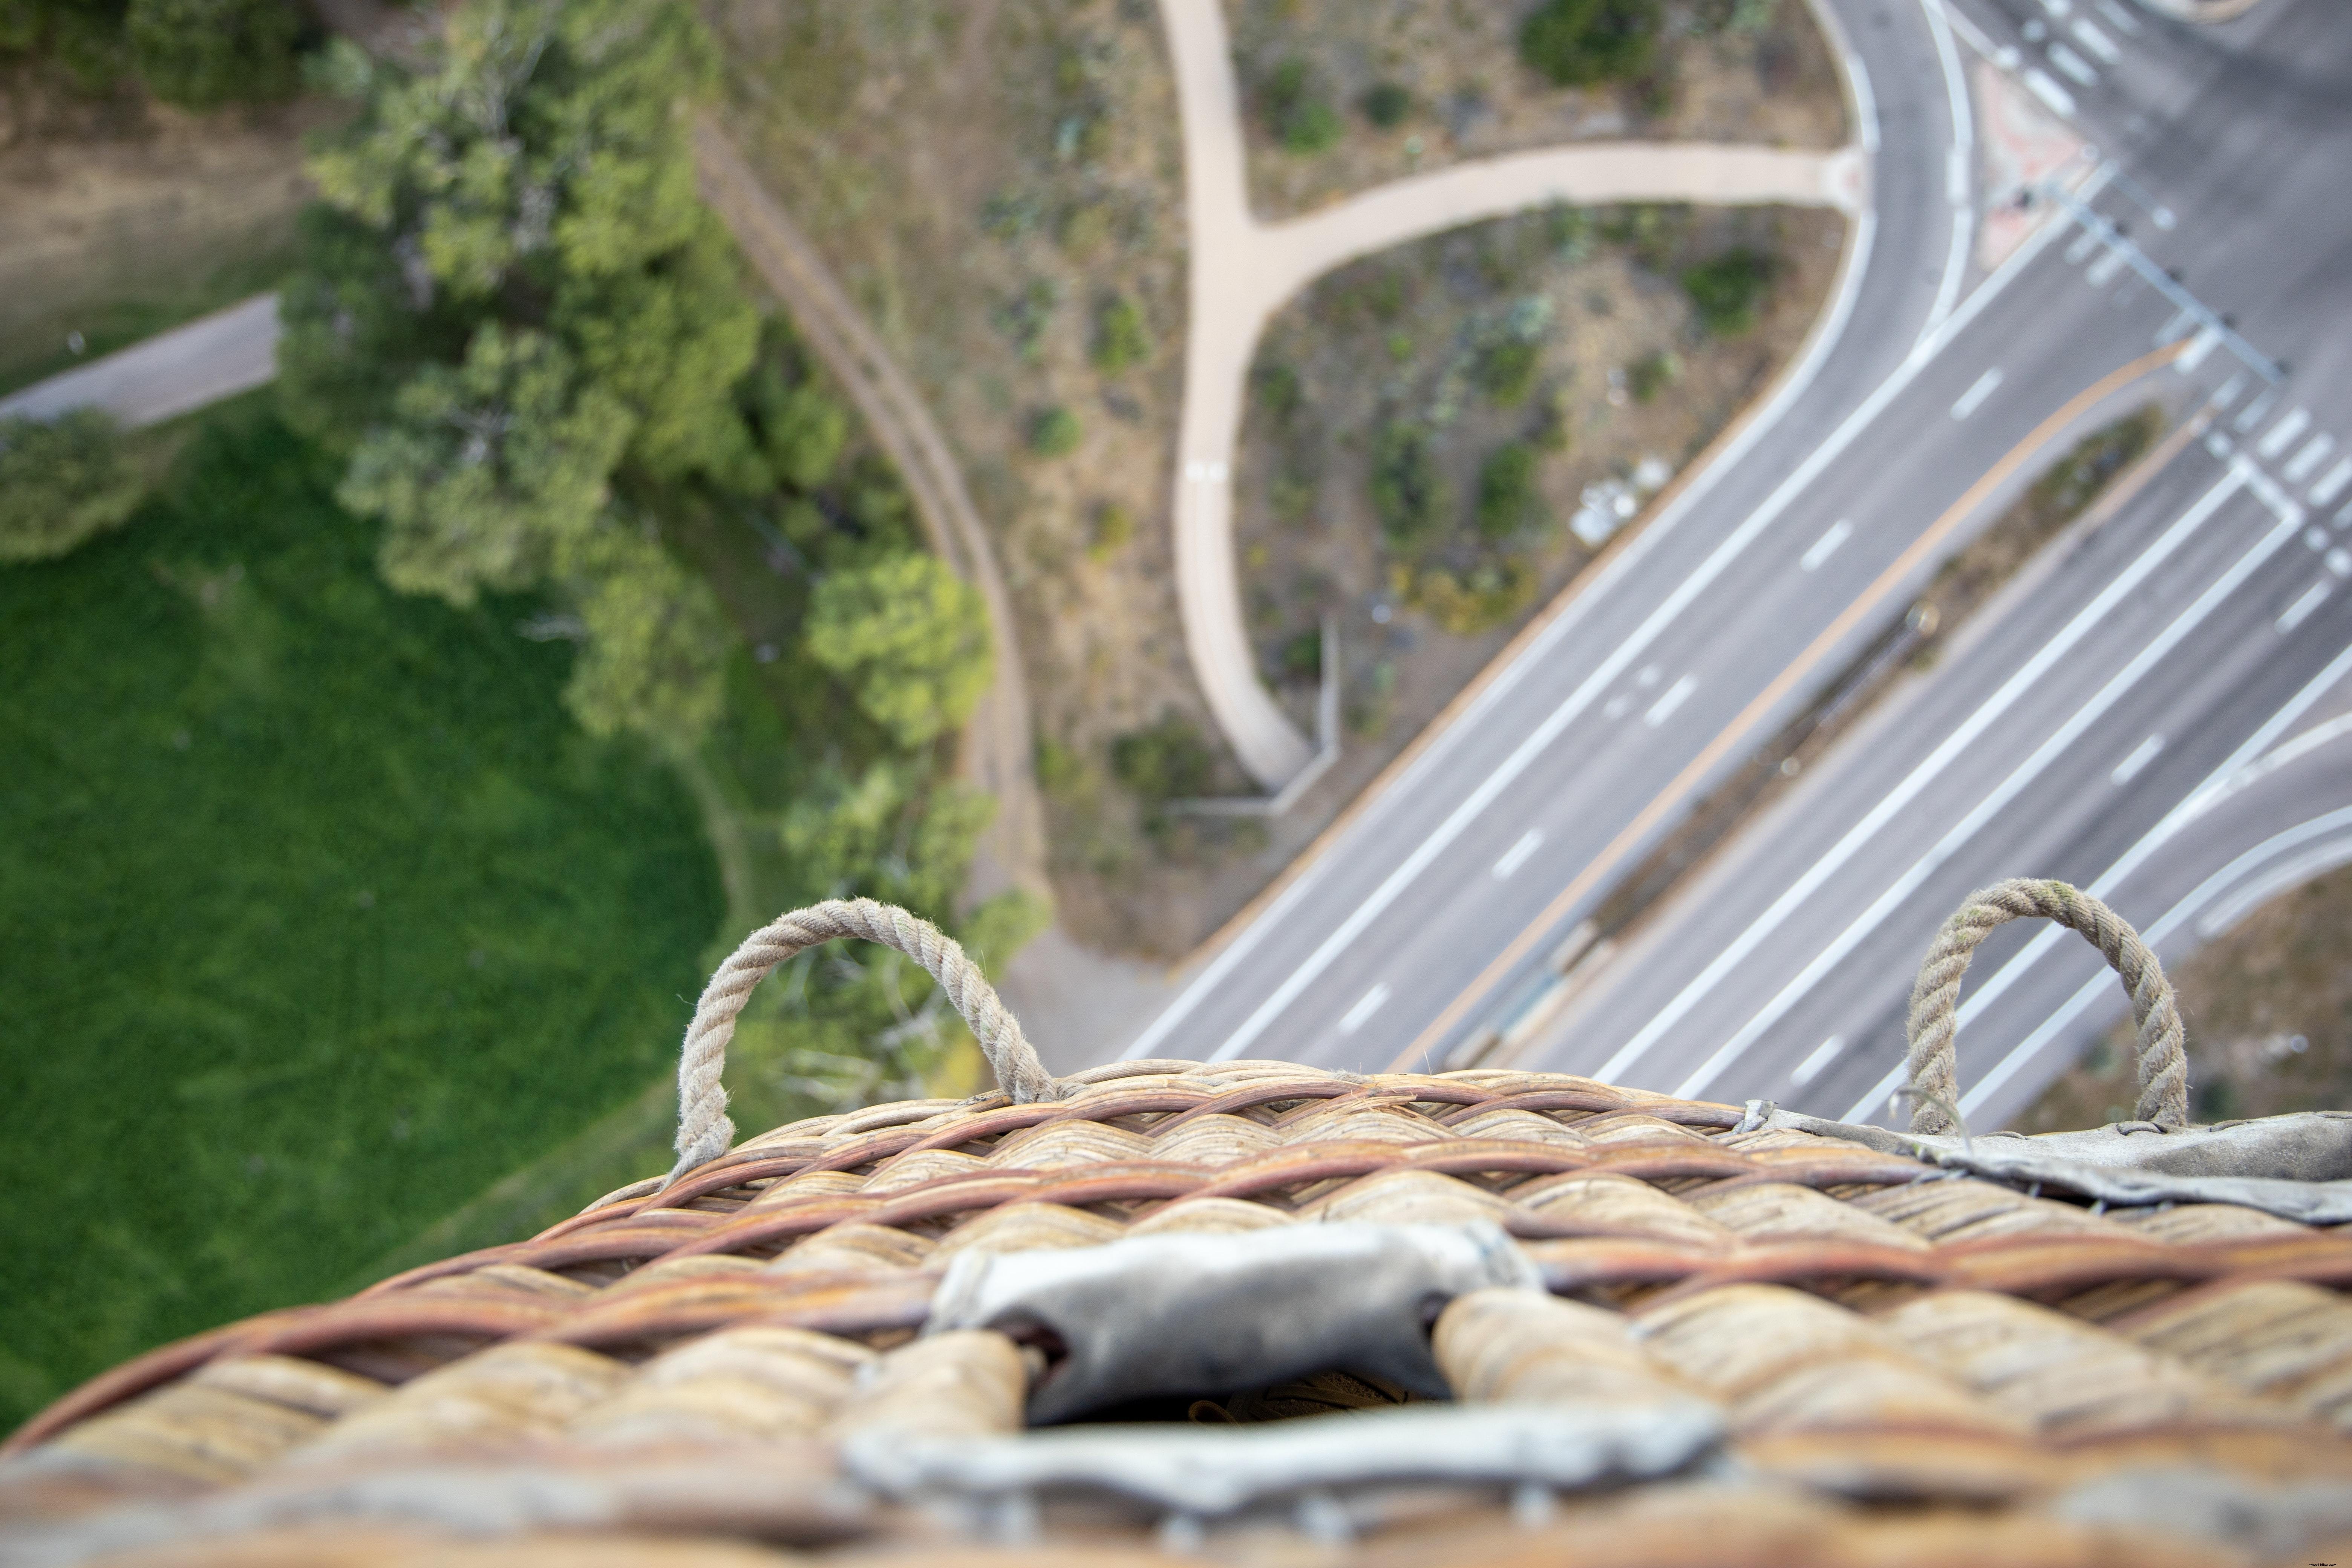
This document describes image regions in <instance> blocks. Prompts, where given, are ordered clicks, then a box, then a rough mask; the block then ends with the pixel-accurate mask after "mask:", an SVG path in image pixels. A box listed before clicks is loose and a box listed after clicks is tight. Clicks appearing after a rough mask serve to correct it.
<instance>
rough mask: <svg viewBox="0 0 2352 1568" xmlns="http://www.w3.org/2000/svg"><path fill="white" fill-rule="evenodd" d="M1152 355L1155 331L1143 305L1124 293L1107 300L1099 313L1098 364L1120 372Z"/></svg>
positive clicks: (1097, 314)
mask: <svg viewBox="0 0 2352 1568" xmlns="http://www.w3.org/2000/svg"><path fill="white" fill-rule="evenodd" d="M1150 357H1151V333H1150V331H1149V330H1147V329H1146V328H1145V326H1144V324H1143V307H1141V306H1140V305H1138V304H1137V303H1136V302H1135V301H1134V300H1130V299H1129V298H1128V297H1127V296H1126V295H1124V294H1118V295H1114V296H1113V297H1112V298H1110V299H1108V300H1105V301H1103V307H1102V309H1101V310H1099V311H1097V313H1096V315H1095V347H1094V362H1095V368H1096V369H1097V370H1100V371H1107V372H1108V373H1109V374H1113V375H1116V374H1118V373H1119V372H1120V371H1123V370H1127V369H1129V368H1130V367H1132V366H1135V365H1139V364H1141V363H1143V362H1144V361H1146V360H1148V359H1150Z"/></svg>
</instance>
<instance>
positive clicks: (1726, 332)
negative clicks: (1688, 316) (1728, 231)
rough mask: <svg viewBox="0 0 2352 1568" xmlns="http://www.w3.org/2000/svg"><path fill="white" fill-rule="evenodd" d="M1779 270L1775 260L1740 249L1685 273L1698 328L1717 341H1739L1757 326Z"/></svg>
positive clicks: (1743, 248) (1687, 291) (1684, 288)
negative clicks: (1696, 314) (1775, 273)
mask: <svg viewBox="0 0 2352 1568" xmlns="http://www.w3.org/2000/svg"><path fill="white" fill-rule="evenodd" d="M1776 270H1778V268H1777V266H1776V264H1775V263H1774V261H1773V259H1772V258H1770V257H1769V256H1767V255H1765V254H1764V253H1763V252H1761V251H1758V250H1750V249H1748V248H1747V247H1744V246H1742V247H1736V248H1734V249H1730V250H1727V251H1725V252H1724V253H1723V254H1722V255H1720V256H1717V257H1716V258H1713V259H1711V260H1707V261H1702V262H1700V263H1699V264H1698V265H1697V266H1696V267H1686V268H1684V269H1683V291H1684V292H1685V293H1686V294H1688V295H1689V296H1690V300H1691V305H1692V308H1693V309H1695V310H1697V312H1698V319H1699V324H1700V325H1702V326H1704V327H1705V328H1706V330H1707V331H1710V332H1712V333H1714V334H1715V335H1716V336H1717V337H1718V338H1731V337H1738V335H1739V334H1740V333H1742V332H1744V331H1748V329H1749V328H1750V327H1753V326H1754V325H1755V324H1756V311H1757V308H1758V307H1759V305H1761V304H1762V303H1763V302H1764V296H1765V295H1766V294H1767V293H1769V292H1770V290H1771V288H1772V275H1773V273H1774V272H1775V271H1776Z"/></svg>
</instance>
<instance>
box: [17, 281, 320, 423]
mask: <svg viewBox="0 0 2352 1568" xmlns="http://www.w3.org/2000/svg"><path fill="white" fill-rule="evenodd" d="M277 374H278V296H277V295H275V294H256V295H255V296H254V297H253V298H252V299H250V300H244V301H243V302H241V303H239V304H235V305H231V306H230V307H229V308H228V309H227V310H215V311H214V312H213V313H212V314H211V315H209V316H200V317H198V318H197V319H196V320H194V321H190V322H189V323H188V324H187V325H186V326H184V327H174V328H173V330H172V331H168V332H163V333H160V334H158V335H157V336H155V337H152V338H149V339H148V340H147V341H146V342H142V343H134V344H132V345H131V347H129V348H127V349H123V350H121V352H119V353H110V354H108V355H107V356H106V357H105V358H104V359H100V360H94V361H92V362H91V363H89V364H86V365H83V366H81V367H80V368H79V369H77V370H69V371H67V372H65V373H64V374H60V375H53V376H51V377H49V378H48V379H47V381H40V382H36V383H34V384H32V385H30V386H28V387H26V388H25V390H24V391H22V392H18V393H15V394H13V395H10V396H7V397H5V398H0V418H7V417H11V416H14V417H18V418H29V419H54V418H56V417H57V416H58V415H60V414H64V413H68V412H69V411H70V410H73V409H76V408H98V409H103V410H104V411H105V412H107V413H109V414H111V415H113V416H114V417H115V418H117V419H118V420H121V422H122V423H123V424H125V425H130V426H140V425H160V424H162V423H163V421H164V420H166V419H173V418H177V417H178V416H181V415H183V414H192V413H194V412H195V411H196V410H197V409H199V408H202V407H204V406H205V405H206V404H208V403H218V402H219V401H220V400H221V399H222V398H224V397H234V396H236V395H237V394H238V393H240V392H250V391H252V390H253V389H254V388H255V387H257V386H266V385H268V384H269V382H270V381H271V380H273V379H274V378H275V377H276V376H277Z"/></svg>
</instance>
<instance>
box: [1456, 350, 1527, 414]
mask: <svg viewBox="0 0 2352 1568" xmlns="http://www.w3.org/2000/svg"><path fill="white" fill-rule="evenodd" d="M1541 357H1542V351H1541V349H1540V347H1539V346H1538V345H1537V344H1535V343H1532V342H1528V341H1527V340H1525V339H1523V338H1505V339H1504V340H1503V341H1502V342H1496V343H1489V344H1487V345H1486V348H1485V349H1484V350H1483V351H1482V352H1481V353H1479V355H1478V363H1477V364H1476V366H1475V370H1474V372H1473V378H1474V379H1475V381H1476V382H1477V383H1478V389H1479V390H1480V391H1481V392H1484V393H1485V394H1486V396H1487V398H1488V399H1489V400H1490V401H1492V402H1493V404H1494V405H1495V406H1496V407H1497V408H1516V407H1517V406H1518V405H1520V404H1522V403H1525V402H1526V401H1527V400H1528V393H1529V392H1530V391H1532V390H1533V389H1534V387H1535V384H1536V366H1537V363H1538V361H1539V360H1540V359H1541Z"/></svg>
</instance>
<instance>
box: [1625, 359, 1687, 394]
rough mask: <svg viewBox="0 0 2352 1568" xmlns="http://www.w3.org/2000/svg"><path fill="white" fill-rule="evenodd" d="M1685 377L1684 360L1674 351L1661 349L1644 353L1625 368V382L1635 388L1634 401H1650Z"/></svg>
mask: <svg viewBox="0 0 2352 1568" xmlns="http://www.w3.org/2000/svg"><path fill="white" fill-rule="evenodd" d="M1682 378H1683V362H1682V361H1681V360H1679V359H1677V358H1676V357H1675V355H1673V354H1672V353H1667V352H1665V351H1664V350H1663V349H1662V350H1660V351H1659V352H1658V353H1654V354H1644V355H1643V357H1642V358H1640V359H1637V360H1635V361H1634V362H1633V363H1632V364H1631V365H1628V366H1627V367H1626V370H1625V384H1626V385H1627V386H1628V387H1630V388H1631V389H1632V390H1633V401H1634V402H1636V403H1649V402H1652V401H1654V399H1655V398H1656V397H1657V395H1658V394H1660V393H1661V392H1664V390H1665V389H1666V388H1668V387H1670V386H1672V385H1673V384H1675V383H1676V382H1678V381H1680V380H1681V379H1682Z"/></svg>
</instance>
